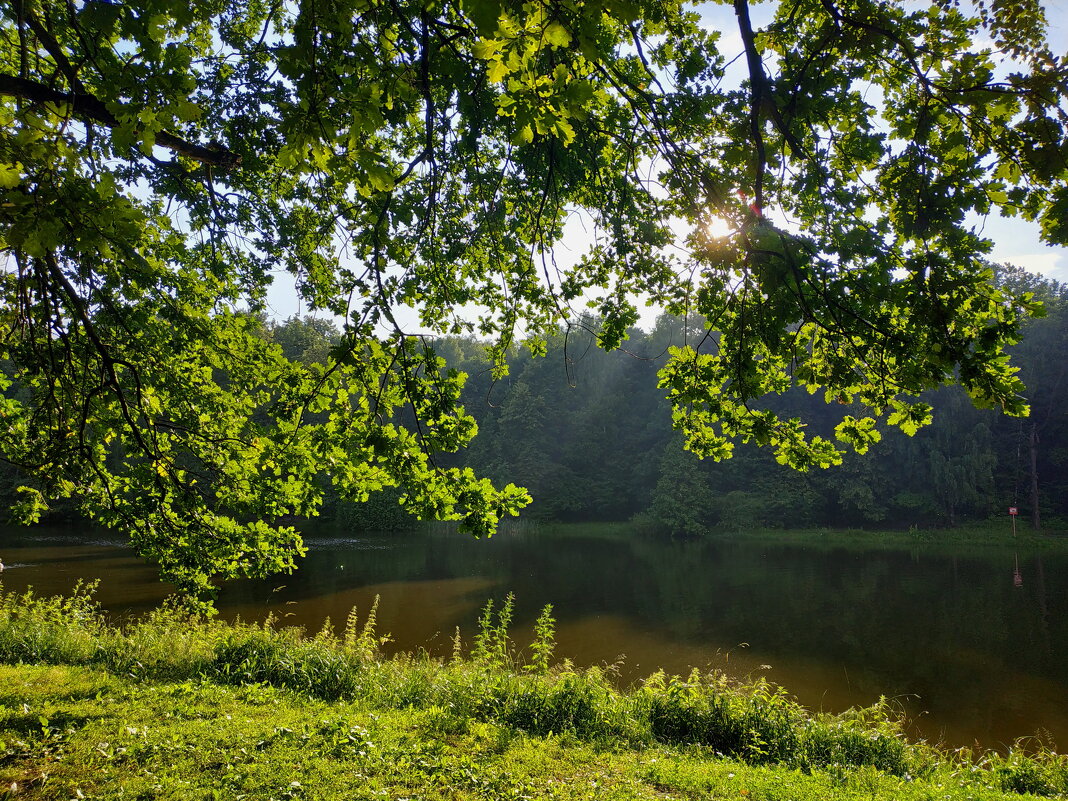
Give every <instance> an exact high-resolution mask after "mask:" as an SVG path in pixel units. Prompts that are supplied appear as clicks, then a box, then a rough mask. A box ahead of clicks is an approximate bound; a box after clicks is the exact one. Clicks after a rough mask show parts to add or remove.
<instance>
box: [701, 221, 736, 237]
mask: <svg viewBox="0 0 1068 801" xmlns="http://www.w3.org/2000/svg"><path fill="white" fill-rule="evenodd" d="M702 227H703V233H704V235H705V236H706V237H708V238H709V239H725V238H727V237H728V236H730V235H731V234H733V233H734V227H733V226H732V225H731V224H730V222H728V221H727V220H725V219H723V218H722V217H720V216H718V215H712V216H711V217H709V219H708V222H706V223H705V224H704V225H703V226H702Z"/></svg>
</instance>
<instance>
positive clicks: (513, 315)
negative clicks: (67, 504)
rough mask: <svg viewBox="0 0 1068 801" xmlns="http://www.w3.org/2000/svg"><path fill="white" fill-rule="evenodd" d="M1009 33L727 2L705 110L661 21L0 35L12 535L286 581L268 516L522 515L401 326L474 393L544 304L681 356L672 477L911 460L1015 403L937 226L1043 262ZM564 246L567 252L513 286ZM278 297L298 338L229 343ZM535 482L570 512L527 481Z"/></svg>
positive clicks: (987, 282)
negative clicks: (381, 500) (923, 437)
mask: <svg viewBox="0 0 1068 801" xmlns="http://www.w3.org/2000/svg"><path fill="white" fill-rule="evenodd" d="M1037 8H1038V6H1037V4H1036V3H1034V2H1022V1H1021V2H1016V3H994V4H992V5H991V6H990V8H989V9H987V8H986V7H985V6H981V10H982V12H983V13H981V14H979V15H978V16H975V17H969V16H967V15H966V14H965V13H963V11H962V10H961V9H959V8H958V7H957V6H955V5H954V4H952V3H943V2H932V3H930V4H928V5H926V6H923V7H913V6H912V5H911V4H908V3H895V2H891V3H874V2H870V0H840V1H837V2H821V1H818V0H780V2H779V3H778V4H777V5H776V7H775V8H774V9H773V11H772V14H771V21H770V22H769V23H768V24H767V25H765V26H764V27H763V28H761V29H760V30H753V29H752V26H751V22H750V20H749V13H748V4H747V3H746V2H745V0H739V2H737V3H736V5H735V10H736V12H737V13H736V14H735V15H734V17H735V19H736V24H737V25H738V33H739V35H740V40H741V43H742V47H743V48H744V56H745V58H744V59H741V60H739V61H738V63H739V64H744V65H746V67H747V69H748V75H747V76H746V78H745V80H744V81H743V82H741V83H738V82H736V81H733V80H732V79H730V76H729V75H728V67H727V65H728V62H730V61H733V60H734V59H735V56H737V55H742V54H737V53H731V52H729V51H727V50H726V49H725V45H722V44H721V42H725V41H728V40H732V41H736V40H737V39H736V38H735V37H722V36H720V35H719V34H720V33H721V32H720V31H711V30H707V29H705V28H704V27H702V25H701V22H700V19H701V18H700V16H699V15H698V14H696V13H694V10H693V9H692V8H691V7H690V6H689V5H685V4H683V3H682V2H680V1H679V0H668V2H663V3H656V4H642V3H632V2H624V3H603V2H594V3H585V4H566V3H565V4H559V3H549V2H547V1H546V0H532V1H531V2H525V3H513V2H509V3H503V4H502V3H497V2H492V3H483V2H457V1H450V2H441V3H423V2H399V3H383V2H378V1H377V0H372V1H371V2H370V3H348V4H346V3H333V4H326V5H324V4H323V3H322V2H321V1H320V0H299V1H298V2H294V3H290V4H282V5H278V4H271V3H263V2H253V3H245V2H241V3H238V2H226V1H222V2H221V1H220V0H189V2H183V3H174V2H170V0H146V2H141V3H107V2H93V3H84V4H80V5H79V4H77V3H55V2H41V1H40V0H25V1H24V2H18V3H12V4H8V5H5V6H4V9H3V11H2V12H0V250H2V252H3V258H4V259H5V262H6V266H5V269H4V270H3V272H2V274H0V362H2V363H3V364H4V365H5V372H4V374H3V379H2V381H0V385H2V386H0V390H2V391H3V395H2V396H0V453H2V455H3V458H4V459H5V460H7V461H10V462H13V463H15V464H17V465H19V467H20V469H21V470H22V471H23V473H24V475H26V476H28V478H29V481H28V482H27V484H26V486H30V487H33V490H32V491H31V493H30V495H29V496H27V497H28V501H29V502H28V503H26V504H24V505H23V506H22V507H20V509H21V513H22V516H23V517H25V518H27V519H33V518H35V517H36V516H37V515H38V514H39V513H40V511H41V510H42V508H43V504H44V503H46V502H51V501H53V500H56V499H59V500H70V501H73V502H74V503H76V504H77V506H78V508H79V509H80V511H81V512H82V513H83V514H85V515H87V516H89V517H91V518H92V519H94V520H96V521H99V522H101V523H103V524H105V525H107V526H109V527H112V528H115V529H119V530H121V531H123V532H125V533H126V534H128V535H129V537H130V540H131V542H132V544H133V545H134V547H135V548H136V549H137V550H138V551H139V552H140V553H141V554H143V555H145V556H147V557H150V558H152V559H154V560H156V561H157V562H158V563H159V564H160V568H161V573H162V575H163V576H164V577H165V578H166V579H168V580H171V581H173V582H175V583H177V584H178V585H179V586H180V587H182V588H183V589H184V590H186V591H187V592H192V593H199V594H210V592H211V589H212V587H213V586H214V585H212V583H211V581H210V579H212V578H214V577H221V578H229V577H235V576H260V575H264V574H267V573H272V572H277V571H286V570H290V569H292V567H293V565H294V563H295V559H296V558H297V557H298V556H299V555H300V554H301V553H303V544H302V541H301V538H300V536H299V535H298V533H297V532H296V531H295V530H294V529H293V528H292V527H290V526H288V525H285V523H284V522H279V521H288V520H292V519H293V518H295V517H296V518H299V517H306V516H311V515H314V514H316V513H317V512H319V511H320V510H321V508H322V506H323V503H324V500H325V495H326V492H327V487H328V486H329V487H331V488H332V491H333V492H336V494H337V495H338V496H339V497H340V498H341V499H343V500H345V501H351V502H358V503H362V502H365V501H366V500H367V499H368V498H369V497H370V496H371V495H373V494H375V493H377V492H379V491H382V490H384V489H390V488H395V489H396V490H397V491H398V492H399V500H400V503H401V504H402V505H403V506H404V507H405V509H406V510H407V511H409V512H410V513H411V514H413V515H414V516H416V517H420V518H435V519H442V520H455V521H458V522H459V523H460V524H461V527H462V528H464V529H465V530H467V531H470V532H472V533H474V534H476V535H489V534H492V533H493V532H494V531H495V530H496V529H497V526H498V524H499V522H500V521H501V520H502V519H503V518H507V517H508V516H511V515H515V514H517V513H518V512H519V510H520V509H521V508H523V507H524V506H526V505H527V504H528V503H529V501H530V497H529V495H528V494H527V492H526V491H525V490H524V489H522V488H520V487H518V486H516V485H515V484H513V483H511V481H512V479H511V478H508V477H502V478H501V480H499V481H498V482H497V483H496V484H494V483H493V482H491V481H490V480H489V479H488V478H486V477H485V475H486V474H479V473H476V472H475V471H474V470H471V469H469V468H466V467H461V466H455V465H453V466H449V465H450V464H452V463H451V462H450V458H449V456H448V454H453V453H455V452H456V451H458V450H459V449H461V448H463V447H464V446H466V445H467V444H468V443H469V442H470V441H471V439H472V437H473V436H474V435H475V433H476V430H477V426H476V424H475V421H474V420H473V419H472V417H471V415H470V414H468V413H467V412H466V411H465V409H464V407H463V406H462V404H461V403H460V399H461V393H462V391H463V387H464V385H465V382H466V381H467V378H468V377H467V376H466V375H464V374H462V373H461V372H459V371H455V370H450V369H447V368H446V367H445V365H444V364H443V363H442V360H441V358H440V357H439V356H438V354H437V353H436V352H435V350H434V348H433V347H432V343H431V342H430V339H429V337H428V336H427V335H426V334H425V333H419V334H416V333H413V332H414V331H421V332H430V334H432V335H435V336H441V335H458V334H467V335H472V336H478V337H480V338H483V339H485V340H487V343H488V347H489V349H490V353H491V361H492V368H491V376H492V377H493V378H496V379H502V378H503V377H504V376H505V375H506V373H507V369H508V356H509V355H510V354H511V353H512V351H513V348H514V345H515V343H516V341H517V339H518V338H519V336H520V332H523V333H524V335H526V336H529V337H530V342H531V348H530V349H531V352H532V353H534V352H538V351H540V350H541V349H542V347H543V343H545V342H546V341H547V340H548V339H549V338H551V337H553V336H555V335H557V334H558V331H559V329H558V327H559V326H560V325H561V324H563V323H565V322H567V321H569V320H571V319H573V318H574V317H575V316H576V315H575V314H574V310H575V308H577V307H581V306H583V304H585V306H586V308H593V309H596V310H597V311H598V314H599V315H600V318H601V319H600V321H599V323H598V326H597V329H596V331H595V332H593V333H594V335H593V339H594V341H595V343H596V345H597V346H599V347H603V348H608V349H612V348H617V347H619V346H620V345H621V344H622V343H623V342H624V341H626V338H627V336H628V335H629V330H630V328H631V327H632V326H633V325H634V323H635V321H636V320H637V318H638V315H637V309H636V306H635V298H636V296H637V295H638V294H640V293H644V296H645V297H646V298H647V299H648V301H649V302H650V303H652V304H655V305H658V306H660V307H662V308H664V309H666V310H667V311H669V312H672V313H674V314H678V315H685V314H694V313H696V314H698V315H700V316H701V317H702V318H703V319H705V320H708V321H710V325H711V327H712V329H714V330H710V331H709V332H707V333H703V334H702V337H701V338H700V339H689V340H684V341H682V342H678V343H675V344H676V345H677V347H675V348H674V349H673V350H670V351H669V354H670V355H669V357H668V359H667V362H666V364H664V365H663V367H662V369H661V370H660V373H659V384H660V387H661V388H662V390H663V391H664V392H665V394H667V395H668V397H669V399H670V403H671V405H672V408H673V412H672V415H673V417H672V419H673V423H674V425H675V427H676V428H677V429H678V430H679V431H680V432H682V434H683V435H684V437H685V440H686V446H687V448H689V449H690V450H691V451H693V452H694V453H696V454H697V455H699V456H702V457H712V458H713V459H721V458H724V457H726V456H728V455H730V453H731V452H732V448H733V444H734V443H735V442H737V441H740V442H742V443H749V442H751V443H757V444H760V445H762V446H767V447H769V448H771V449H772V451H773V453H774V455H775V459H776V460H777V461H778V462H780V463H782V464H788V465H791V466H793V467H795V468H799V469H802V470H807V469H809V468H812V467H817V466H819V467H824V466H828V465H833V464H838V463H840V462H841V461H842V460H843V458H844V456H843V454H844V452H845V451H846V450H847V449H848V450H855V451H859V452H863V451H864V450H866V449H867V448H868V447H869V446H870V445H871V444H872V443H873V442H875V441H877V440H878V439H879V437H880V433H879V432H880V430H881V429H883V428H886V427H899V428H901V429H903V430H904V431H906V432H908V433H914V432H915V431H916V430H917V429H918V428H919V427H921V426H923V425H924V424H926V423H927V422H928V420H929V417H930V416H929V410H928V408H927V406H926V404H925V403H923V402H921V401H918V400H917V396H918V395H919V394H920V393H921V392H923V391H925V390H929V389H932V388H936V387H938V386H942V385H945V384H954V383H959V384H960V385H962V386H963V387H964V388H965V389H966V391H967V393H968V395H969V397H971V399H972V400H973V401H974V402H975V403H976V404H978V405H981V406H988V407H998V408H1001V409H1003V410H1004V411H1006V412H1007V413H1009V414H1012V415H1019V414H1022V413H1024V412H1025V411H1026V409H1027V404H1026V402H1025V401H1024V400H1023V399H1022V398H1021V397H1020V392H1021V390H1022V384H1021V383H1020V381H1019V379H1018V378H1017V377H1016V375H1015V372H1014V368H1012V367H1011V366H1010V365H1009V363H1008V361H1007V359H1006V357H1005V348H1006V346H1007V345H1009V344H1011V343H1013V342H1014V341H1015V340H1016V339H1017V338H1018V336H1019V329H1020V324H1021V320H1022V319H1023V318H1024V317H1025V316H1026V315H1027V314H1030V313H1033V312H1036V311H1037V310H1038V309H1037V306H1036V305H1035V303H1034V299H1033V297H1031V296H1029V295H1027V294H1023V295H1017V294H1014V293H1013V292H1012V291H1010V290H1009V289H1008V288H1006V287H1004V286H1001V287H999V286H996V285H994V284H992V283H991V277H992V276H991V273H990V271H989V269H988V268H987V266H986V264H985V262H984V261H983V256H984V254H985V253H986V252H987V251H988V250H989V248H990V243H989V242H988V241H986V240H984V239H983V238H982V237H981V235H980V233H979V232H977V230H976V228H975V227H974V226H973V225H972V224H971V222H970V220H971V219H973V218H974V217H975V216H976V215H978V216H982V215H985V214H988V213H990V212H992V211H996V210H998V211H1001V212H1003V213H1006V214H1008V215H1012V216H1019V217H1022V218H1025V219H1028V220H1033V221H1038V222H1039V223H1040V224H1041V225H1042V227H1043V231H1044V234H1045V236H1046V238H1047V240H1049V241H1051V242H1064V240H1065V227H1064V225H1063V224H1062V218H1063V214H1061V213H1060V212H1061V210H1062V209H1063V206H1064V199H1065V192H1066V186H1065V177H1066V176H1065V172H1064V140H1065V135H1064V119H1063V115H1061V114H1059V109H1060V108H1061V107H1062V105H1063V100H1064V97H1065V94H1066V91H1068V90H1066V88H1065V87H1066V85H1068V84H1066V82H1065V81H1064V74H1063V70H1064V67H1063V63H1062V61H1059V60H1057V59H1056V58H1054V57H1053V55H1052V54H1050V53H1049V52H1048V51H1047V50H1046V49H1045V47H1044V46H1043V45H1042V44H1041V42H1042V36H1043V31H1044V21H1043V17H1042V16H1041V15H1040V14H1037V13H1032V12H1034V10H1035V9H1037ZM732 24H735V23H734V22H732ZM991 40H992V41H993V42H994V44H995V47H1003V48H1004V49H1005V50H1006V51H1007V52H1008V53H1009V55H1011V56H1012V63H1011V64H1003V62H1002V57H1001V53H1000V52H998V51H997V50H996V49H994V48H992V47H986V46H976V45H975V42H984V41H991ZM1006 72H1007V74H1006ZM874 98H878V101H876V100H875V99H874ZM876 102H877V103H878V105H876ZM650 171H651V172H652V173H653V174H652V175H646V173H649V172H650ZM575 216H578V217H579V218H581V219H583V220H584V221H586V222H588V224H589V226H590V227H591V228H594V229H596V235H594V236H590V237H588V239H587V242H586V244H585V245H584V246H582V247H580V248H579V250H578V252H577V253H576V254H575V258H574V259H573V260H571V263H570V264H569V265H567V266H565V265H563V264H557V265H556V267H555V269H548V267H549V265H550V263H551V262H553V261H554V258H553V252H554V248H555V247H557V246H559V245H561V244H563V243H564V232H565V223H566V222H567V220H568V219H569V218H571V217H575ZM717 219H718V220H722V221H724V222H725V223H726V224H727V225H728V227H729V229H730V233H729V234H728V235H727V236H723V237H714V236H711V235H710V233H709V230H710V229H709V224H710V223H711V222H713V221H714V220H717ZM787 219H788V220H790V221H791V225H790V226H789V230H787V227H786V226H785V223H784V222H783V221H784V220H787ZM676 231H681V233H679V234H676ZM673 245H679V247H671V246H673ZM279 268H280V269H284V270H286V271H288V273H289V275H290V276H291V277H292V279H293V281H294V282H295V284H296V292H297V295H298V296H299V299H300V301H301V304H302V307H303V308H306V309H308V310H309V311H310V312H312V313H314V314H316V315H321V316H322V317H329V318H334V317H336V318H337V319H338V324H339V331H338V332H337V334H338V336H337V337H336V338H335V336H334V331H333V330H332V329H331V327H330V326H331V324H324V325H320V328H319V330H317V331H314V333H315V334H316V336H315V337H312V338H310V339H308V340H307V341H305V340H304V339H302V338H301V337H299V336H296V335H297V334H300V333H304V334H307V333H309V332H308V331H304V332H300V331H298V330H297V329H298V327H299V326H296V325H292V323H293V321H290V323H289V324H285V325H283V326H280V327H277V328H274V329H272V327H271V326H270V325H267V324H265V323H264V322H263V319H262V317H261V316H260V315H261V314H262V313H263V311H264V310H265V309H266V296H267V288H268V286H269V284H270V283H271V281H272V279H273V272H274V271H275V270H276V269H279ZM314 319H320V318H315V317H313V320H314ZM304 323H305V324H306V327H310V328H312V329H314V328H315V327H316V324H314V323H312V324H308V323H307V320H305V321H304ZM7 365H10V370H9V369H8V368H7ZM12 379H13V380H14V381H17V382H18V387H17V388H16V389H17V391H12V388H13V385H12V384H11V381H12ZM650 382H651V380H650ZM793 386H799V387H803V388H806V389H809V390H812V391H814V392H817V393H822V394H823V395H824V396H825V397H826V398H828V399H832V400H838V401H840V402H841V403H844V404H846V405H847V406H848V407H849V408H848V409H847V410H843V413H842V414H841V415H832V416H834V417H836V419H833V420H831V423H832V424H831V426H830V427H829V429H827V430H822V431H819V432H817V431H809V430H808V429H807V428H806V426H807V425H808V421H806V420H805V419H803V418H802V417H801V416H798V415H794V414H791V413H789V412H787V411H785V410H782V409H779V408H776V404H775V402H774V400H772V401H762V400H760V399H761V398H763V397H765V396H771V397H772V398H773V399H774V397H775V396H778V395H781V394H782V393H784V392H786V391H787V390H788V389H789V388H790V387H793ZM541 400H542V399H541V398H539V396H538V394H537V393H528V395H527V396H526V397H520V396H518V395H517V396H516V399H515V403H514V408H510V409H509V414H512V415H514V419H515V421H516V423H518V422H519V421H520V420H522V419H524V418H526V419H528V420H529V419H533V418H531V417H529V416H530V415H534V414H537V413H539V408H541V407H539V403H540V401H541ZM609 408H610V407H609ZM832 408H833V407H832ZM591 423H592V421H591ZM595 430H596V429H595V427H594V426H593V425H592V424H591V426H590V427H589V429H588V430H587V435H589V434H592V432H593V431H595ZM544 467H545V465H544V463H539V462H538V460H536V459H533V460H531V463H530V464H526V465H524V469H525V470H527V471H528V472H529V475H530V476H531V477H532V479H539V478H544V477H545V476H546V473H545V470H544ZM546 483H548V482H546ZM958 483H959V482H958ZM551 489H558V490H560V492H559V497H560V498H561V499H562V501H561V506H562V507H564V508H571V509H574V508H575V503H576V500H575V493H567V492H565V491H564V490H566V489H567V476H566V475H565V476H564V478H563V479H562V482H561V486H559V487H555V488H551ZM551 489H550V491H551ZM34 492H39V493H40V496H38V495H35V494H33V493H34Z"/></svg>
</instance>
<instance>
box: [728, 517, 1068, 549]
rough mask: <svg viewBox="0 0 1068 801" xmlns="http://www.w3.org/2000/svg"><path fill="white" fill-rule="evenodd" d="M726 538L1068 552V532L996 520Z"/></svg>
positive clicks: (819, 544) (815, 544) (742, 534)
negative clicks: (1015, 528)
mask: <svg viewBox="0 0 1068 801" xmlns="http://www.w3.org/2000/svg"><path fill="white" fill-rule="evenodd" d="M715 536H716V539H719V540H723V541H741V540H744V541H749V542H756V541H759V542H767V543H771V544H781V545H796V546H804V547H814V548H856V549H861V550H877V549H895V550H900V549H915V548H920V549H927V550H930V549H935V550H937V549H938V548H951V549H955V550H957V549H960V548H961V547H968V548H992V549H993V548H996V549H1005V550H1020V551H1028V552H1031V551H1050V552H1060V553H1064V552H1068V531H1065V530H1064V529H1061V528H1047V529H1046V530H1044V531H1041V532H1035V531H1032V530H1031V529H1030V528H1029V527H1027V524H1026V523H1024V522H1020V523H1019V524H1018V525H1017V530H1016V536H1013V534H1012V527H1011V523H1010V521H1009V520H1008V518H1005V520H1003V521H1002V520H993V521H984V522H977V523H968V524H965V525H962V526H958V527H956V528H913V529H899V530H896V531H894V530H890V531H879V530H869V529H753V530H746V531H723V532H720V533H718V534H716V535H715Z"/></svg>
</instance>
